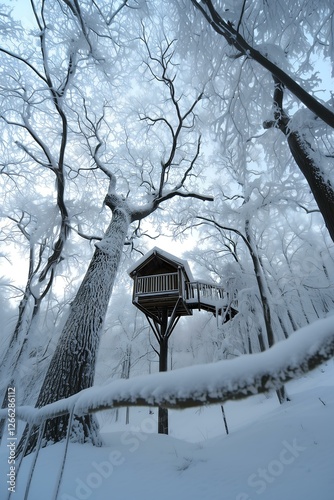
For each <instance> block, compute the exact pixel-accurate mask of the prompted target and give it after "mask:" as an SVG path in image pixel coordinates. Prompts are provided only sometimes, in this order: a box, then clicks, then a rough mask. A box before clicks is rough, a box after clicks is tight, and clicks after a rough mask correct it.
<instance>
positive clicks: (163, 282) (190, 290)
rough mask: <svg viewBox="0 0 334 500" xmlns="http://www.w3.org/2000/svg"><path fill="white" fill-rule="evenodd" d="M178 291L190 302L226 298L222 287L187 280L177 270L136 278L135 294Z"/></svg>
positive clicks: (216, 300)
mask: <svg viewBox="0 0 334 500" xmlns="http://www.w3.org/2000/svg"><path fill="white" fill-rule="evenodd" d="M181 282H182V283H181ZM177 291H179V292H180V295H181V296H183V298H184V299H185V300H187V301H189V302H198V303H200V302H205V301H215V302H218V301H221V299H223V298H224V290H223V288H222V287H220V286H217V285H212V284H209V283H203V282H200V281H190V282H186V281H184V280H182V278H181V277H180V274H179V273H177V272H176V273H166V274H154V275H150V276H137V277H136V279H135V296H138V295H155V294H156V295H158V294H164V293H173V292H177Z"/></svg>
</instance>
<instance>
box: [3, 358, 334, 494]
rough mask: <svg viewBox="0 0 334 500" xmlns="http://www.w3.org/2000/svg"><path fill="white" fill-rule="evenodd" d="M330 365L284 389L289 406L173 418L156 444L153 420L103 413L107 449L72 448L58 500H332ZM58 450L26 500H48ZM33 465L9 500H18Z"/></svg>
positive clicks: (258, 404)
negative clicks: (114, 418) (113, 419)
mask: <svg viewBox="0 0 334 500" xmlns="http://www.w3.org/2000/svg"><path fill="white" fill-rule="evenodd" d="M333 385H334V362H333V361H330V362H328V363H327V364H326V365H323V366H322V367H321V368H320V369H318V370H316V371H314V372H312V373H310V374H308V375H307V376H306V377H304V378H302V379H300V380H298V381H294V382H290V383H289V384H288V386H287V387H288V392H289V395H290V396H291V402H289V403H286V404H284V405H282V406H279V405H278V402H277V399H276V396H275V395H272V396H270V397H268V396H264V395H261V396H254V397H251V398H248V399H246V400H243V401H238V402H229V403H226V404H225V405H224V408H225V413H226V417H227V422H228V426H229V430H230V434H229V435H226V432H225V427H224V424H223V419H222V412H221V407H220V406H219V405H215V406H210V407H206V408H201V409H192V410H183V411H170V435H169V436H163V435H157V434H156V433H155V431H156V416H157V411H155V410H154V413H153V414H152V413H150V412H149V409H147V408H139V409H133V408H132V409H131V410H130V424H129V425H125V424H124V420H125V419H124V411H123V410H122V411H120V415H119V420H118V422H117V423H115V422H111V421H110V419H111V417H110V419H109V416H108V415H109V414H108V413H105V414H104V415H102V414H101V421H102V422H103V429H102V430H103V438H104V441H105V446H104V447H102V448H94V447H92V446H90V445H77V444H70V445H69V448H68V455H67V459H66V467H65V472H64V475H63V479H62V483H61V487H60V491H59V494H58V497H57V498H58V500H73V499H76V500H85V499H91V500H132V499H139V500H142V499H143V500H156V499H159V500H170V499H173V500H181V499H182V500H188V499H189V500H203V499H209V500H255V499H260V498H264V499H266V500H267V499H269V500H333V498H334V432H333V416H334V391H333ZM63 451H64V444H58V445H55V446H50V447H48V448H46V449H44V450H42V451H41V453H40V455H39V458H38V461H37V464H36V472H35V474H34V476H33V480H32V483H31V488H30V492H29V496H28V499H29V500H52V499H53V498H54V492H55V483H56V481H57V477H58V474H59V468H60V463H61V458H62V455H63ZM7 459H8V449H6V448H5V447H4V446H2V447H1V449H0V470H1V475H2V481H1V486H0V488H1V489H0V498H1V499H5V498H7V494H8V491H7V486H8V484H6V481H7V479H8V476H6V474H7V473H8V469H9V465H8V463H7ZM31 460H32V457H31V456H30V457H28V458H26V459H25V460H24V463H23V465H22V468H21V470H20V473H19V476H18V478H17V484H16V492H15V493H13V494H12V495H11V500H24V498H25V496H24V484H25V483H26V477H27V474H28V469H29V468H30V467H29V466H30V465H31Z"/></svg>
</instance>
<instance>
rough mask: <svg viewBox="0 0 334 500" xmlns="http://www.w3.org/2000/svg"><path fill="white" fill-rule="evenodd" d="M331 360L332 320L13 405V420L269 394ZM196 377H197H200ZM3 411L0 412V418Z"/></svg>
mask: <svg viewBox="0 0 334 500" xmlns="http://www.w3.org/2000/svg"><path fill="white" fill-rule="evenodd" d="M333 356H334V328H333V318H332V317H328V318H326V319H322V320H318V321H317V322H315V323H314V324H311V325H308V326H306V327H304V328H301V329H300V330H298V331H297V332H295V333H293V334H292V335H291V336H290V337H289V338H288V339H287V340H284V341H281V342H278V343H277V344H275V345H274V346H273V347H271V348H270V349H268V350H267V351H265V352H262V353H257V354H248V355H247V354H246V355H243V356H239V357H238V358H235V359H230V360H224V361H219V362H217V363H211V364H207V365H200V366H192V367H188V368H181V369H177V370H173V371H171V372H167V373H157V374H153V375H143V376H139V377H134V378H132V379H127V380H124V379H123V380H117V381H114V382H111V383H110V384H109V385H107V386H103V387H100V388H97V387H92V388H91V389H86V390H84V391H82V392H80V393H78V394H75V395H73V396H71V397H69V398H67V399H63V400H61V401H57V402H56V403H52V404H49V405H47V406H44V407H42V408H31V407H18V408H17V409H16V413H17V416H18V417H19V418H21V419H23V420H26V421H27V422H30V423H33V424H37V425H39V424H41V423H42V422H43V420H45V419H46V418H54V417H58V416H60V415H65V414H67V413H69V412H70V411H71V410H73V408H74V412H75V414H77V415H83V414H86V413H93V412H97V411H101V410H106V409H110V408H117V407H123V406H162V407H165V408H171V409H184V408H190V407H194V406H204V405H207V404H217V403H223V402H226V401H231V400H240V399H245V398H247V397H249V396H253V395H254V394H257V393H258V394H260V393H268V392H271V391H274V390H277V389H279V388H281V387H282V385H283V384H285V383H287V382H289V381H290V380H293V379H295V378H298V377H301V376H303V375H304V374H305V373H308V372H309V371H311V370H314V369H315V368H317V367H318V366H320V365H321V364H322V363H323V362H325V361H327V360H328V359H330V358H332V357H333ZM199 375H200V376H199ZM6 411H7V410H0V418H4V417H5V416H6Z"/></svg>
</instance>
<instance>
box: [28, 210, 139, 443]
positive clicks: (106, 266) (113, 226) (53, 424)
mask: <svg viewBox="0 0 334 500" xmlns="http://www.w3.org/2000/svg"><path fill="white" fill-rule="evenodd" d="M129 223H130V219H129V215H128V213H127V211H126V210H125V209H124V208H123V207H122V208H116V209H114V210H113V217H112V221H111V223H110V225H109V227H108V229H107V231H106V233H105V236H104V238H103V240H102V241H101V242H99V243H98V244H96V247H97V248H96V250H95V252H94V255H93V257H92V260H91V262H90V265H89V267H88V270H87V272H86V275H85V277H84V279H83V281H82V283H81V285H80V288H79V290H78V292H77V294H76V297H75V298H74V300H73V302H72V305H71V309H70V312H69V316H68V318H67V321H66V323H65V326H64V328H63V331H62V333H61V336H60V339H59V342H58V344H57V348H56V351H55V353H54V355H53V358H52V360H51V363H50V366H49V369H48V371H47V374H46V376H45V379H44V382H43V385H42V388H41V391H40V393H39V396H38V399H37V403H36V407H42V406H45V405H46V404H49V403H53V402H55V401H58V400H60V399H63V398H67V397H69V396H72V395H73V394H76V393H78V392H79V391H81V390H83V389H86V388H88V387H91V386H92V385H93V380H94V366H95V360H96V355H97V350H98V347H99V342H100V333H101V326H102V323H103V320H104V317H105V314H106V311H107V307H108V303H109V299H110V296H111V293H112V288H113V285H114V282H115V277H116V274H117V270H118V266H119V263H120V259H121V255H122V250H123V245H124V241H125V237H126V235H127V230H128V227H129ZM67 422H68V416H66V417H58V418H57V419H52V420H48V422H47V424H46V427H45V433H44V441H43V446H45V445H46V444H48V443H55V442H58V441H60V440H63V439H64V438H65V437H66V430H67ZM73 427H74V428H75V427H76V429H74V431H73V432H75V440H76V441H81V442H82V441H85V442H86V441H91V442H93V443H94V444H98V443H99V439H98V433H97V424H96V423H95V422H94V421H93V419H92V417H91V416H86V417H83V418H80V419H79V418H77V419H76V421H75V425H74V426H73ZM36 438H37V433H36V432H34V433H33V435H32V437H31V438H30V440H29V444H28V448H27V450H26V453H30V452H31V451H33V450H34V448H35V445H36ZM21 443H22V444H21ZM21 443H20V445H21V446H19V451H21V449H22V446H23V442H21Z"/></svg>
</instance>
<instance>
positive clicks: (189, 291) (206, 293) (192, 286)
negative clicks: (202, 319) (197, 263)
mask: <svg viewBox="0 0 334 500" xmlns="http://www.w3.org/2000/svg"><path fill="white" fill-rule="evenodd" d="M185 285H186V299H187V300H189V301H192V300H194V301H197V302H199V303H200V302H205V300H210V301H217V302H218V301H220V300H221V299H223V298H224V290H223V288H222V287H221V286H218V285H211V284H209V283H201V282H200V281H191V282H189V283H186V284H185Z"/></svg>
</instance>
